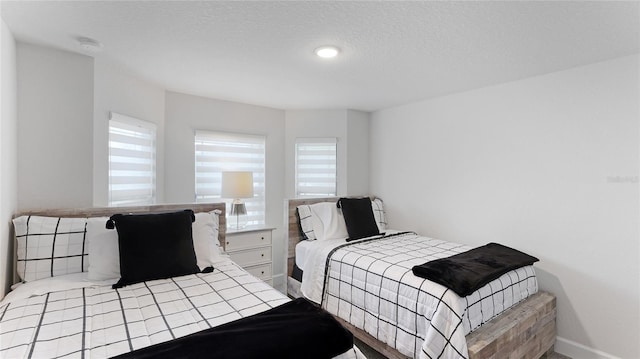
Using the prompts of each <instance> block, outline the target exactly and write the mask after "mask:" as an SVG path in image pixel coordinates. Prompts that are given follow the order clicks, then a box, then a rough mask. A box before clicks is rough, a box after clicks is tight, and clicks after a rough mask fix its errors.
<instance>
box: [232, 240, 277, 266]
mask: <svg viewBox="0 0 640 359" xmlns="http://www.w3.org/2000/svg"><path fill="white" fill-rule="evenodd" d="M234 241H235V239H234ZM228 254H229V256H230V257H231V259H232V260H233V261H234V262H236V263H238V264H239V265H240V266H242V267H245V266H248V265H252V264H258V263H264V262H271V247H263V248H254V249H245V250H243V251H237V252H228Z"/></svg>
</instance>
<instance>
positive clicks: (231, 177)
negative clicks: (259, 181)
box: [222, 171, 253, 230]
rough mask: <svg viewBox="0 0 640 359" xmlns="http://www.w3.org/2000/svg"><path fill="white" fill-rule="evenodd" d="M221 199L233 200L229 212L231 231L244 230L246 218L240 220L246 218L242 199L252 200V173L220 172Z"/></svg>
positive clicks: (245, 209) (245, 208)
mask: <svg viewBox="0 0 640 359" xmlns="http://www.w3.org/2000/svg"><path fill="white" fill-rule="evenodd" d="M222 198H229V199H233V202H231V211H230V212H229V215H230V216H229V217H230V219H231V221H230V222H231V226H230V227H231V229H235V230H239V229H242V228H244V227H245V226H246V218H241V216H246V214H247V207H245V205H244V202H242V199H243V198H253V172H248V171H225V172H222ZM234 217H235V218H234ZM243 219H244V220H243ZM234 220H235V223H234Z"/></svg>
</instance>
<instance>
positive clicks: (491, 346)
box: [285, 197, 556, 359]
mask: <svg viewBox="0 0 640 359" xmlns="http://www.w3.org/2000/svg"><path fill="white" fill-rule="evenodd" d="M337 200H338V198H337V197H328V198H313V199H295V200H289V201H286V202H285V210H286V213H287V226H288V231H287V236H288V278H287V292H288V294H289V296H291V297H301V296H307V297H310V299H312V300H313V301H315V302H317V303H319V304H321V305H322V307H323V308H325V309H327V310H328V311H329V312H330V313H332V314H334V315H335V316H336V317H337V318H338V319H339V320H340V321H341V322H343V323H344V324H345V325H346V326H347V327H348V328H349V329H350V330H351V331H352V332H353V333H354V335H355V336H356V337H358V338H359V339H360V340H362V341H363V342H365V343H366V344H368V345H370V346H371V347H372V348H374V349H375V350H377V351H378V352H380V353H382V354H383V355H385V356H387V357H389V358H412V357H415V358H418V357H420V358H473V359H484V358H541V357H546V356H547V355H548V354H549V353H551V352H553V345H554V342H555V336H556V324H555V318H556V306H555V297H554V296H553V295H551V294H550V293H546V292H542V291H538V290H537V281H536V280H535V273H534V272H533V268H532V267H531V266H528V267H524V268H520V269H518V271H519V272H513V273H511V272H510V273H509V274H508V275H507V277H509V276H512V277H513V278H514V280H513V282H512V283H511V284H510V283H506V284H501V283H498V284H496V283H495V281H494V282H491V283H489V285H487V286H485V287H487V288H484V287H483V288H482V289H481V290H479V291H478V292H476V293H473V294H472V295H470V296H468V297H465V298H461V297H459V296H457V295H456V294H455V293H452V292H451V291H446V290H443V288H444V287H442V286H439V285H435V283H431V282H429V281H425V280H424V279H422V278H418V277H416V276H414V275H413V274H412V273H411V267H410V266H409V267H406V266H403V265H395V266H391V265H389V266H387V267H384V269H382V270H381V272H378V273H374V274H376V275H377V274H381V273H382V274H385V273H386V272H385V271H388V272H389V273H390V275H389V277H390V278H391V279H392V280H391V282H393V279H394V278H402V280H401V281H400V280H398V283H400V282H402V283H403V284H397V283H396V284H395V287H393V286H392V290H391V292H395V293H391V295H385V294H384V293H387V292H390V291H389V290H387V289H386V288H385V290H381V289H375V290H378V291H379V293H380V294H378V295H374V296H373V297H376V298H374V299H371V298H372V296H371V295H369V294H370V292H374V291H375V290H372V289H370V288H369V286H370V285H371V283H369V282H367V279H366V276H367V275H369V276H371V274H369V273H368V271H369V270H370V269H369V268H370V267H372V266H373V265H374V263H376V262H384V260H380V258H382V256H387V255H388V256H400V258H402V260H403V261H407V262H411V261H412V260H413V262H411V263H414V264H415V263H416V262H415V258H412V257H411V254H412V253H406V252H411V251H405V253H398V252H393V251H394V248H396V247H399V246H407V248H416V249H415V251H423V252H422V253H424V248H419V247H415V246H416V245H423V244H422V242H430V243H432V244H433V245H434V246H436V247H437V248H444V249H443V250H442V252H443V253H445V254H446V253H449V254H454V253H459V252H462V251H465V250H467V249H469V248H470V247H467V246H462V245H457V244H452V243H449V242H444V241H439V240H434V239H430V238H425V237H420V236H417V235H416V234H415V233H411V232H409V233H403V232H399V233H394V231H387V232H388V233H387V235H386V236H384V237H385V238H384V239H383V240H377V239H376V240H368V239H364V240H362V241H363V243H355V244H353V245H349V244H344V240H341V241H338V242H341V243H342V244H339V245H335V244H330V243H322V242H331V241H332V240H320V241H318V240H316V241H306V240H304V239H305V238H304V235H303V233H305V234H308V233H309V232H312V227H309V226H308V225H307V226H306V227H305V226H304V225H302V224H301V221H300V218H301V217H302V218H304V219H306V218H307V217H309V213H308V211H309V210H308V207H309V206H310V205H315V204H318V203H322V202H331V203H333V204H334V207H335V202H336V201H337ZM372 203H374V205H373V211H374V215H375V219H376V222H384V209H383V207H382V201H381V200H379V199H378V200H377V201H372ZM376 206H377V207H376ZM299 208H300V209H304V208H307V209H305V212H301V213H300V214H299V213H298V212H299V210H298V209H299ZM376 211H378V212H379V215H378V214H377V213H375V212H376ZM378 225H379V226H381V225H384V224H380V223H378ZM311 234H313V233H311ZM333 241H336V240H335V239H334V240H333ZM301 242H302V244H303V245H304V244H310V243H309V242H311V243H312V245H315V247H316V248H315V251H316V253H315V254H313V255H312V254H310V252H311V253H313V250H312V249H309V248H306V247H304V246H302V250H301V248H300V246H298V247H299V248H298V251H296V247H297V245H298V244H299V243H301ZM316 242H320V243H317V245H316ZM354 242H358V241H354ZM364 242H370V243H364ZM371 245H377V246H378V247H379V248H383V251H382V252H381V251H376V250H372V249H370V246H371ZM343 246H349V247H354V248H355V249H348V251H345V248H347V247H345V248H342V247H343ZM307 247H309V246H307ZM358 251H360V252H358ZM431 252H432V251H431V250H428V249H427V252H426V253H431ZM296 253H298V256H299V257H300V256H302V257H305V259H304V261H305V264H304V265H303V268H302V269H303V270H301V269H300V268H299V267H298V266H297V265H296ZM371 253H373V254H371ZM380 253H384V254H383V255H380ZM445 254H442V256H444V255H445ZM407 255H408V256H407ZM438 255H440V254H438ZM438 255H436V257H437V256H438ZM314 256H315V257H314ZM367 256H372V258H368V257H367ZM334 257H337V258H334ZM309 258H315V260H313V259H309ZM309 261H311V264H309ZM358 263H361V264H358ZM323 265H324V269H319V268H321V267H322V266H323ZM310 268H311V269H310ZM307 271H311V272H315V274H313V273H312V274H309V275H307ZM358 273H364V277H363V276H362V275H361V276H360V277H358V276H357V275H358ZM301 274H302V275H301ZM376 275H374V276H373V278H378V276H376ZM530 276H533V278H529V279H526V280H525V281H522V283H524V285H522V286H521V285H520V284H518V283H520V282H521V279H522V278H525V277H530ZM380 277H383V275H380ZM519 277H520V278H519ZM301 278H304V281H308V280H310V279H309V278H315V280H314V283H311V284H309V283H301ZM318 278H319V279H318ZM363 278H364V279H363ZM378 280H379V281H380V282H381V283H382V281H383V280H384V279H383V280H380V279H378ZM503 280H504V281H509V280H510V279H509V278H505V277H501V278H500V279H499V281H503ZM404 282H408V284H407V283H404ZM514 283H515V284H514ZM403 285H404V287H403ZM500 285H504V286H505V287H508V286H511V285H518V286H520V287H522V288H523V289H522V290H521V291H522V292H523V293H525V294H523V295H522V296H521V297H520V296H515V297H513V298H512V301H513V304H511V303H506V304H505V305H502V308H497V309H496V308H492V307H489V306H485V304H486V303H485V299H487V298H494V295H492V292H493V291H495V290H496V289H495V288H493V287H495V286H500ZM416 287H417V288H420V291H419V292H418V294H416V296H418V295H422V296H423V297H421V298H424V297H428V298H431V299H433V300H431V302H433V303H435V304H434V305H435V307H434V308H438V309H436V310H434V311H433V312H429V313H425V312H420V311H419V310H418V308H422V302H423V300H422V299H421V300H420V301H418V300H417V299H415V298H414V299H407V298H406V295H399V294H398V293H400V292H401V291H403V293H404V292H406V290H405V289H406V288H411V289H412V288H416ZM376 288H377V287H376ZM425 288H428V290H426V291H427V292H428V291H430V290H431V291H435V292H436V293H428V295H424V294H420V293H422V292H423V291H424V289H425ZM489 290H490V291H491V292H487V291H489ZM498 290H499V288H498ZM362 292H365V293H366V294H367V295H368V296H367V295H363V294H362ZM303 293H304V295H303ZM481 293H482V294H481ZM451 294H453V296H451ZM318 295H319V296H318ZM377 297H379V298H377ZM449 297H451V298H449ZM456 298H457V299H456ZM503 298H504V297H503ZM372 300H373V302H372ZM411 300H413V301H411ZM461 300H466V304H467V306H466V308H465V307H464V305H463V306H462V307H461V308H458V307H459V305H458V307H456V305H457V304H455V303H459V302H460V301H461ZM492 300H493V301H494V302H495V300H494V299H492ZM416 302H419V303H420V304H417V303H416ZM371 303H373V305H371ZM452 303H453V304H452ZM469 303H472V304H478V303H479V305H478V306H477V307H478V308H473V307H472V306H469ZM392 304H393V305H392ZM443 304H444V307H445V308H447V309H451V308H453V309H452V310H450V311H451V312H453V315H452V316H451V317H453V318H454V319H450V318H449V317H447V316H445V317H444V318H445V319H442V318H441V317H439V316H436V314H437V313H436V312H438V311H441V310H440V308H442V305H443ZM491 305H492V306H494V307H495V306H496V305H495V303H493V304H491ZM376 306H377V307H376ZM498 307H500V305H498ZM385 308H387V309H385ZM408 308H410V310H409V309H408ZM385 310H386V311H385ZM483 311H488V312H489V311H491V312H490V314H488V315H486V316H485V313H483ZM411 312H418V314H417V315H416V314H415V313H411ZM472 312H474V313H478V312H479V315H480V317H481V318H480V319H479V320H476V321H474V323H473V324H472V323H470V324H469V325H464V324H465V322H466V321H467V320H468V317H470V316H471V315H472V314H469V313H472ZM498 312H501V314H499V313H498ZM354 313H355V315H354ZM467 314H469V315H468V316H467V317H465V315H467ZM498 314H499V315H498ZM432 315H433V316H432ZM473 315H474V316H476V317H477V316H478V314H473ZM363 317H364V318H363ZM419 321H421V323H425V322H426V324H419V323H418V322H419ZM461 322H462V323H461ZM432 323H435V324H433V325H432ZM461 324H462V325H461ZM480 324H481V326H479V325H480ZM423 326H424V327H427V329H424V328H422V327H423ZM459 326H460V327H462V326H465V327H466V328H464V329H465V330H464V331H463V332H464V333H467V334H466V336H462V335H461V333H460V332H462V331H461V330H460V328H459ZM478 326H479V327H478ZM380 327H382V328H383V329H382V330H381V329H380ZM476 327H477V328H476ZM471 329H474V330H473V331H471V332H470V333H468V331H469V330H471ZM380 332H382V333H380ZM434 333H435V334H434ZM425 338H428V339H427V340H425ZM456 341H457V342H456Z"/></svg>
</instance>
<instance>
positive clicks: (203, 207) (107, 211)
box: [13, 203, 227, 283]
mask: <svg viewBox="0 0 640 359" xmlns="http://www.w3.org/2000/svg"><path fill="white" fill-rule="evenodd" d="M183 209H192V210H193V211H194V212H196V213H199V212H210V211H213V210H216V209H218V210H220V211H221V212H222V213H221V214H220V217H219V219H220V222H219V223H220V225H219V230H218V241H219V242H220V245H221V246H222V248H225V237H226V233H227V218H226V216H225V214H226V206H225V204H224V203H197V204H196V203H186V204H157V205H147V206H135V207H92V208H64V209H43V210H33V211H26V212H21V213H18V214H16V215H15V216H14V217H20V216H28V215H31V216H47V217H79V218H82V217H87V218H88V217H109V216H112V215H114V214H118V213H161V212H169V211H179V210H183ZM14 235H15V234H14ZM14 243H15V238H14ZM15 263H16V257H15V252H14V264H13V271H14V275H13V283H15V282H16V279H17V276H16V275H15V273H16V269H15V268H16V267H15Z"/></svg>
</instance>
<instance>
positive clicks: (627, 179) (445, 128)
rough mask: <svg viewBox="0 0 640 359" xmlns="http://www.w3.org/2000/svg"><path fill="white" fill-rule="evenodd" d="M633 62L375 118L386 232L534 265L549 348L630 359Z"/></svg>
mask: <svg viewBox="0 0 640 359" xmlns="http://www.w3.org/2000/svg"><path fill="white" fill-rule="evenodd" d="M638 64H639V58H638V56H630V57H624V58H620V59H617V60H612V61H607V62H602V63H597V64H594V65H589V66H584V67H579V68H574V69H570V70H567V71H562V72H557V73H552V74H548V75H544V76H538V77H534V78H530V79H525V80H521V81H516V82H511V83H507V84H503V85H499V86H493V87H489V88H484V89H479V90H474V91H469V92H465V93H460V94H455V95H450V96H444V97H440V98H436V99H432V100H428V101H422V102H416V103H412V104H408V105H404V106H399V107H395V108H390V109H386V110H382V111H378V112H376V113H374V114H373V115H372V123H371V143H373V144H375V146H373V147H372V151H371V159H372V161H371V164H372V168H371V188H372V190H373V192H374V193H376V194H378V195H380V196H382V198H384V200H385V204H386V205H387V207H386V208H387V215H388V220H389V222H390V226H391V227H392V228H402V229H412V230H416V231H418V232H419V233H421V234H424V235H427V236H433V237H436V238H440V239H445V240H450V241H455V242H461V243H466V244H472V245H476V244H477V245H480V244H483V243H486V242H490V241H497V242H502V243H504V244H506V245H510V246H514V247H516V248H520V249H522V250H524V251H526V252H529V253H531V254H532V255H534V256H536V257H538V258H540V260H541V261H540V263H537V264H536V268H537V273H538V274H539V279H540V285H541V287H542V289H546V290H549V291H551V292H552V293H554V294H555V295H556V296H557V298H558V335H559V338H558V342H557V343H556V350H557V351H558V352H560V353H563V354H568V355H569V356H571V357H573V358H610V357H621V358H640V348H639V344H638V343H639V342H638V333H640V323H639V318H640V313H639V309H640V308H639V307H638V303H640V288H639V287H640V267H639V263H640V257H639V254H640V253H639V249H640V248H639V244H638V242H639V241H638V238H639V233H638V218H639V214H640V212H639V208H638V195H639V191H638V166H639V156H638V143H639V139H638V137H639V136H638V135H639V133H638V132H639V127H638V119H639V118H640V113H639V107H638V99H639V98H640V93H639V89H638V79H639V77H638V75H639V73H638V67H639V66H638Z"/></svg>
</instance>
